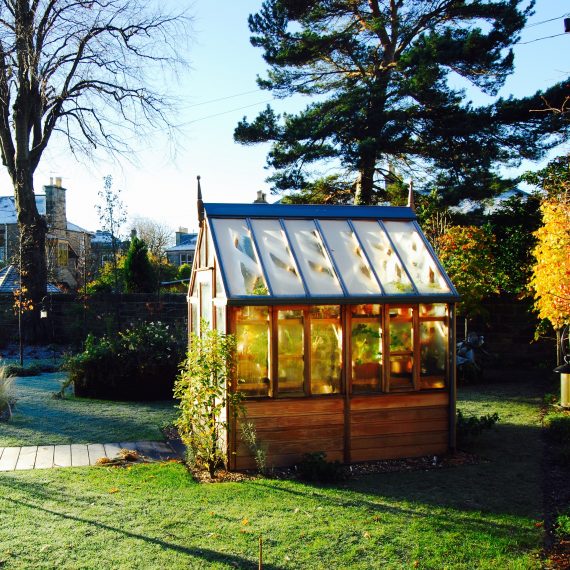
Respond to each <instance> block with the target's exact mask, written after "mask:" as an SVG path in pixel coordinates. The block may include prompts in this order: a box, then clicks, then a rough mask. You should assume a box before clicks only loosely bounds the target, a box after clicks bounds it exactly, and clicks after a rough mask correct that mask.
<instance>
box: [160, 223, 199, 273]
mask: <svg viewBox="0 0 570 570" xmlns="http://www.w3.org/2000/svg"><path fill="white" fill-rule="evenodd" d="M175 235H176V243H175V245H173V246H172V247H169V248H167V249H165V250H164V252H165V253H166V257H167V259H168V263H171V264H172V265H176V266H177V267H180V266H181V265H184V264H185V263H186V264H188V265H192V262H193V261H194V252H195V251H196V240H197V239H198V234H195V233H188V228H178V231H177V232H176V233H175Z"/></svg>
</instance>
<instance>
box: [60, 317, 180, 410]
mask: <svg viewBox="0 0 570 570" xmlns="http://www.w3.org/2000/svg"><path fill="white" fill-rule="evenodd" d="M184 349H185V335H184V334H181V333H180V332H179V331H177V330H176V329H172V328H171V327H169V326H168V325H164V324H162V323H160V322H156V323H152V322H151V323H143V324H141V325H138V326H134V327H132V328H129V329H126V330H125V331H123V332H120V333H119V334H118V335H117V336H114V337H107V336H103V337H101V338H96V337H94V336H93V335H91V334H89V335H88V336H87V340H86V341H85V349H84V351H83V352H82V353H80V354H77V355H76V356H71V357H68V358H67V359H66V361H65V364H64V368H65V369H66V370H67V371H68V372H69V383H72V384H73V385H74V389H75V395H76V396H83V397H88V398H102V399H113V400H157V399H168V398H171V397H172V390H173V387H174V380H175V378H176V374H177V372H178V365H179V363H180V362H181V361H182V359H183V357H184Z"/></svg>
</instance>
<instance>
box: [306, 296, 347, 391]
mask: <svg viewBox="0 0 570 570" xmlns="http://www.w3.org/2000/svg"><path fill="white" fill-rule="evenodd" d="M341 363H342V327H341V324H340V307H338V306H328V305H325V306H322V307H311V394H338V393H340V379H341Z"/></svg>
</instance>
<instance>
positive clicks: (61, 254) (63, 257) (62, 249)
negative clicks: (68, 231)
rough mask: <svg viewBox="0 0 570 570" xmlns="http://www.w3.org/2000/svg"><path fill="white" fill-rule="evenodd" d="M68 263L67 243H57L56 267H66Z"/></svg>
mask: <svg viewBox="0 0 570 570" xmlns="http://www.w3.org/2000/svg"><path fill="white" fill-rule="evenodd" d="M68 262H69V246H68V245H67V243H61V242H58V244H57V266H58V267H67V264H68Z"/></svg>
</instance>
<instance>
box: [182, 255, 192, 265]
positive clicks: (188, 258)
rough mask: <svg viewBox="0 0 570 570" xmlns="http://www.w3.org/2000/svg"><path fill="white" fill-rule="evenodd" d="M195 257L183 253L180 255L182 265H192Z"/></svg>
mask: <svg viewBox="0 0 570 570" xmlns="http://www.w3.org/2000/svg"><path fill="white" fill-rule="evenodd" d="M193 257H194V256H193V255H192V254H191V253H181V254H180V265H184V264H185V263H187V264H188V265H192V260H193Z"/></svg>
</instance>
